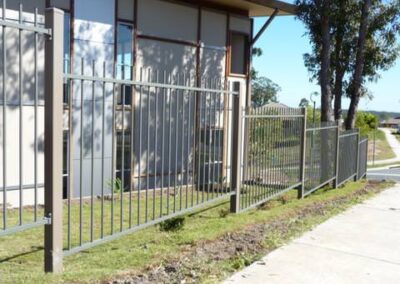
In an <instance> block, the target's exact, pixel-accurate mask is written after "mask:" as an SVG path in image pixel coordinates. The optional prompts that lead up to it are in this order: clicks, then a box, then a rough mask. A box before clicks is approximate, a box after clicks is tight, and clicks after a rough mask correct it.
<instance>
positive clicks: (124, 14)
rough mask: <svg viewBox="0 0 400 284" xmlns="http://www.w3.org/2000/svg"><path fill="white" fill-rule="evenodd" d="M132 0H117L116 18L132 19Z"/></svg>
mask: <svg viewBox="0 0 400 284" xmlns="http://www.w3.org/2000/svg"><path fill="white" fill-rule="evenodd" d="M133 15H134V0H118V18H119V19H124V20H128V21H133V20H134V19H133V17H134V16H133Z"/></svg>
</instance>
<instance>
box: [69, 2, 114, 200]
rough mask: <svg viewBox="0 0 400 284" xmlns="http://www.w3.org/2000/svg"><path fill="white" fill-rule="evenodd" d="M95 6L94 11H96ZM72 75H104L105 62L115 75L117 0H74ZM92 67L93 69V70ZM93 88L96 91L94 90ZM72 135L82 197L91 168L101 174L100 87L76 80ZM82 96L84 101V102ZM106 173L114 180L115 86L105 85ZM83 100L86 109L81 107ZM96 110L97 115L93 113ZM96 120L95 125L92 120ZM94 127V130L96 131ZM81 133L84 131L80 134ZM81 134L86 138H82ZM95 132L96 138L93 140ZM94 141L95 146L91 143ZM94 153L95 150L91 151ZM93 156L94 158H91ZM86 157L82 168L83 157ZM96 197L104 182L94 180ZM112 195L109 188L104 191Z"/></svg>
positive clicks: (87, 191) (108, 73)
mask: <svg viewBox="0 0 400 284" xmlns="http://www.w3.org/2000/svg"><path fill="white" fill-rule="evenodd" d="M94 7H95V10H94ZM74 8H75V11H74V15H75V20H74V23H73V24H74V27H73V28H74V39H73V40H74V46H73V48H74V54H73V70H72V71H73V73H75V74H82V73H83V74H84V75H93V74H94V75H95V76H103V62H106V72H105V73H106V74H105V75H106V76H108V77H110V76H112V74H113V64H112V63H113V62H114V26H115V25H114V23H115V12H114V9H115V1H114V0H75V7H74ZM93 64H95V65H94V67H93ZM93 88H94V92H93V91H92V90H93ZM72 90H73V92H72V94H73V97H72V102H73V117H72V135H73V141H72V142H73V145H74V147H73V163H74V164H73V169H74V172H73V177H74V183H73V187H74V193H73V196H74V197H77V196H79V191H80V177H81V175H82V177H83V179H82V180H83V186H82V189H81V190H82V194H83V195H84V196H86V195H89V194H90V190H91V178H90V177H91V167H92V158H93V167H94V171H93V172H94V173H98V174H101V157H102V135H103V132H102V131H103V128H102V121H103V93H102V85H101V84H97V83H96V84H94V85H93V84H92V83H91V82H85V83H84V84H81V83H80V82H79V81H74V82H73V86H72ZM82 95H83V100H81V99H82ZM105 96H106V97H105V103H106V106H105V108H106V112H105V115H106V117H105V124H106V125H105V128H104V131H105V133H104V135H105V149H104V152H105V153H104V154H105V163H104V166H105V170H104V178H105V179H106V180H110V179H111V174H112V170H111V162H112V159H111V157H112V146H111V145H112V129H113V127H112V105H113V102H112V85H111V84H107V85H106V92H105ZM82 101H83V106H82ZM93 107H94V113H93V111H92V109H93ZM92 118H94V123H93V121H92ZM93 127H94V131H93ZM81 130H82V131H81ZM81 133H82V134H83V136H82V137H81ZM92 133H94V139H93V141H92ZM92 142H93V143H92ZM92 150H93V151H92ZM92 153H93V157H92ZM81 155H82V157H83V161H82V169H81V167H80V165H81V163H80V157H81ZM94 183H95V184H94V190H95V194H98V193H99V192H100V190H101V179H98V178H94ZM105 190H106V192H109V191H110V189H105Z"/></svg>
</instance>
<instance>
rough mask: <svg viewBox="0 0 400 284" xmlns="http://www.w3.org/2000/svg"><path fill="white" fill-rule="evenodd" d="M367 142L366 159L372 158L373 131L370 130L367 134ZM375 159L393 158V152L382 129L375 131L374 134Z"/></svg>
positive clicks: (370, 159)
mask: <svg viewBox="0 0 400 284" xmlns="http://www.w3.org/2000/svg"><path fill="white" fill-rule="evenodd" d="M368 139H369V142H368V143H369V144H368V161H372V160H373V155H374V132H373V131H372V132H370V133H369V134H368ZM375 139H376V142H375V145H376V146H375V147H376V148H375V160H376V161H380V160H387V159H393V158H395V157H396V156H395V154H394V153H393V150H392V148H391V147H390V145H389V143H388V142H387V140H386V136H385V133H384V132H383V131H382V130H377V131H376V136H375Z"/></svg>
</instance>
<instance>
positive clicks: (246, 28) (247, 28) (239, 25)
mask: <svg viewBox="0 0 400 284" xmlns="http://www.w3.org/2000/svg"><path fill="white" fill-rule="evenodd" d="M229 29H230V30H231V31H236V32H242V33H246V34H251V20H250V19H247V18H241V17H235V16H231V18H230V27H229Z"/></svg>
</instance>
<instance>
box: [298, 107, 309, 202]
mask: <svg viewBox="0 0 400 284" xmlns="http://www.w3.org/2000/svg"><path fill="white" fill-rule="evenodd" d="M302 115H303V127H302V132H303V133H302V139H301V157H300V182H301V186H300V187H299V189H298V194H297V197H298V198H299V199H302V198H304V190H305V178H306V150H307V108H303V110H302Z"/></svg>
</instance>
